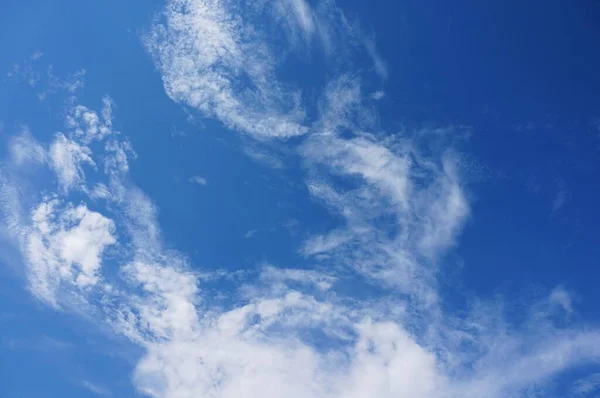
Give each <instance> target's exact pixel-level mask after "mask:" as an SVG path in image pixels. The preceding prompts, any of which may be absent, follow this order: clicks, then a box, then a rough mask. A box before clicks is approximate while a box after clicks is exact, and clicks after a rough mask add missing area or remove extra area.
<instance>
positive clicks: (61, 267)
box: [21, 199, 116, 305]
mask: <svg viewBox="0 0 600 398" xmlns="http://www.w3.org/2000/svg"><path fill="white" fill-rule="evenodd" d="M113 231H114V224H113V222H112V221H111V220H109V219H108V218H106V217H104V216H103V215H101V214H100V213H97V212H93V211H90V210H89V209H88V208H87V207H86V206H85V205H80V206H77V207H72V206H66V207H64V206H63V205H62V204H61V203H60V202H59V201H58V200H56V199H55V200H47V201H44V202H42V203H41V204H40V205H39V206H37V207H36V208H35V209H34V210H33V212H32V215H31V227H29V228H27V229H25V230H24V231H22V232H21V234H22V236H23V246H24V251H25V255H26V259H27V261H28V263H29V267H30V272H29V284H30V288H31V290H32V292H33V293H34V294H35V295H36V296H38V297H39V298H40V299H42V300H44V301H47V302H48V303H50V304H53V305H57V304H58V303H57V298H56V294H57V290H58V289H59V288H60V287H61V286H60V285H61V283H65V284H68V285H72V286H75V287H77V288H80V289H81V288H87V287H90V286H93V285H95V284H96V283H97V282H98V279H99V269H100V266H101V257H102V253H103V251H104V249H105V248H106V247H107V246H109V245H112V244H114V243H115V242H116V240H115V237H114V235H113V233H114V232H113Z"/></svg>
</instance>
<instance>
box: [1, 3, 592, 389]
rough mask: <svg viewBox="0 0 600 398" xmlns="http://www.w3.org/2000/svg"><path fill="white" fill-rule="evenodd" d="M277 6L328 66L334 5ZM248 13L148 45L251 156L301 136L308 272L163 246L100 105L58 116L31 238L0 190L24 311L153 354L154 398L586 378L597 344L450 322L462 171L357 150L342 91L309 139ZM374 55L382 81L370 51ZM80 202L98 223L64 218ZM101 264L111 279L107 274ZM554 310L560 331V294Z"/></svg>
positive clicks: (180, 27) (432, 157)
mask: <svg viewBox="0 0 600 398" xmlns="http://www.w3.org/2000/svg"><path fill="white" fill-rule="evenodd" d="M280 4H284V3H280ZM285 4H287V5H288V6H289V7H291V8H290V10H291V12H292V13H293V15H294V18H295V20H294V23H295V24H296V25H297V26H298V27H299V28H300V30H301V31H302V32H303V35H304V36H305V37H308V36H311V37H313V36H314V37H317V36H318V38H319V40H321V42H322V45H323V47H324V48H326V52H333V49H334V48H335V47H336V41H337V39H339V38H340V37H341V36H343V35H344V33H343V32H348V29H350V30H351V28H349V27H348V26H347V27H346V28H345V29H342V31H343V32H342V33H340V29H337V28H339V26H337V25H336V24H335V23H333V22H332V21H331V20H330V19H328V18H333V17H332V14H330V13H329V11H331V10H332V9H334V8H336V7H335V4H334V3H333V2H330V1H327V2H320V3H319V4H318V5H317V6H316V7H314V8H311V7H310V6H309V4H308V3H305V2H303V1H290V2H288V3H285ZM250 12H251V11H248V10H247V9H245V8H243V7H242V6H241V5H240V6H232V3H229V2H224V1H217V0H196V1H192V0H172V1H170V2H169V3H168V5H167V7H166V9H165V13H164V15H163V17H164V20H163V21H162V22H159V23H158V24H156V25H155V26H154V27H153V29H152V31H151V32H149V33H148V35H147V36H146V38H145V41H146V45H147V47H148V49H149V51H150V52H151V53H152V55H153V56H154V59H155V62H156V64H157V67H158V69H159V71H160V72H161V75H162V78H163V83H164V86H165V90H166V91H167V93H168V95H169V96H170V97H171V98H172V99H173V100H175V101H178V102H181V103H184V104H186V105H188V106H191V107H194V108H195V109H197V110H198V111H199V112H201V113H202V114H204V115H205V116H209V117H214V118H217V119H219V120H220V121H222V122H223V123H224V124H225V125H227V126H229V127H231V128H234V129H236V130H239V131H242V132H244V133H248V134H251V135H252V136H254V137H256V138H259V139H261V140H265V139H268V138H283V137H292V136H297V135H304V136H305V137H304V140H303V141H302V142H301V143H300V148H297V147H294V150H297V154H298V155H299V156H300V159H301V161H302V163H303V165H304V166H305V171H306V177H305V178H306V186H307V187H308V193H309V194H310V195H311V196H312V197H313V198H315V199H317V200H318V201H320V202H321V203H322V204H324V205H325V207H326V208H327V209H328V210H330V211H331V212H332V213H333V214H334V215H335V216H336V218H335V219H337V220H339V223H338V225H335V226H334V227H333V228H332V229H331V230H330V231H329V232H325V233H323V231H319V233H318V234H315V235H312V236H309V237H308V238H307V239H306V241H304V242H303V243H300V244H299V246H300V247H301V252H302V254H304V255H305V256H306V257H308V258H309V259H310V261H311V263H310V265H311V267H310V268H308V269H301V268H275V267H273V266H265V267H262V269H261V270H260V272H259V273H258V274H257V275H256V274H252V272H245V273H243V276H244V278H243V280H241V281H240V280H239V279H236V277H235V275H230V274H225V275H221V274H220V273H218V272H214V273H211V272H210V271H205V270H199V269H197V268H194V267H191V265H190V263H189V259H187V258H186V256H185V255H183V254H181V253H178V252H176V251H174V250H172V249H169V248H168V245H166V244H164V243H163V238H162V236H161V230H160V226H159V224H158V209H157V206H156V205H155V204H154V203H153V202H152V200H151V199H150V198H148V197H147V196H146V195H145V194H144V193H143V192H142V191H141V190H140V189H139V188H137V187H136V186H135V185H133V184H132V183H129V182H126V178H127V177H126V175H127V171H128V169H129V157H130V156H132V154H133V150H132V148H131V146H130V145H129V143H128V142H127V141H125V140H124V139H123V138H122V137H120V135H119V134H118V133H117V132H115V131H114V130H113V128H112V121H111V120H112V116H111V112H112V111H111V109H112V103H111V101H110V100H109V99H105V101H104V107H103V110H102V111H101V112H100V113H97V112H95V111H92V110H90V109H88V108H86V107H83V106H80V105H75V106H74V107H72V108H71V109H69V112H68V115H69V116H68V118H67V127H68V129H69V131H68V132H67V133H65V134H63V133H58V134H57V135H56V136H55V140H54V142H52V143H51V144H50V150H49V151H48V158H49V159H50V165H51V167H52V168H53V170H54V171H55V172H56V175H57V179H58V181H59V182H60V185H61V186H62V187H63V188H64V189H63V190H59V191H57V192H56V193H54V194H52V195H51V196H49V197H46V198H44V199H43V200H42V201H41V203H38V204H37V205H36V207H35V208H34V209H33V211H32V213H31V217H30V218H29V220H26V219H23V218H22V217H18V214H19V208H18V206H19V200H18V199H19V196H18V195H19V190H18V189H11V187H13V186H14V185H15V184H17V183H15V184H12V181H8V182H6V183H5V182H4V181H3V180H0V181H2V185H1V186H0V187H1V191H0V192H1V195H0V205H2V206H3V210H4V208H6V209H8V211H4V212H5V213H7V214H8V215H9V216H10V215H12V217H6V219H7V220H8V221H7V222H6V223H7V225H9V228H10V229H11V230H16V232H17V233H16V235H17V236H19V237H20V239H21V240H22V242H23V243H22V249H23V255H24V258H25V260H26V262H27V269H28V279H29V283H30V288H31V290H32V292H33V293H34V294H35V295H36V296H37V297H38V298H40V299H41V300H43V301H46V302H47V303H49V304H50V305H54V306H56V307H58V306H59V305H60V304H61V303H62V302H63V301H64V300H68V299H70V297H65V296H66V295H67V296H68V294H69V293H70V292H72V291H75V292H76V295H77V296H76V298H77V299H78V300H81V301H82V302H84V303H85V304H87V305H89V306H90V307H92V308H93V310H94V311H93V313H94V314H95V315H96V314H98V313H101V314H102V322H106V323H108V324H109V325H110V326H111V327H112V328H113V330H114V331H115V333H118V334H120V335H123V336H126V337H127V338H129V339H130V340H131V341H132V342H133V343H135V344H137V345H139V346H141V347H142V348H143V349H144V350H145V354H144V356H143V358H142V359H141V360H140V361H139V363H137V365H136V369H135V373H134V378H133V381H134V384H135V386H136V388H138V389H139V390H140V391H141V392H143V393H145V394H147V395H150V396H156V397H161V398H171V397H173V398H185V397H198V396H208V397H236V398H245V397H257V396H262V397H265V398H269V397H282V396H285V397H291V398H293V397H323V398H325V397H327V398H341V397H356V398H362V397H370V396H377V397H382V398H388V397H389V398H392V397H403V396H404V397H414V398H419V397H431V396H434V397H448V398H451V397H457V398H458V397H461V398H462V397H473V398H475V397H481V396H486V397H490V398H494V397H498V398H499V397H506V396H520V395H523V394H524V391H525V390H527V389H535V388H536V387H537V386H543V385H545V383H547V382H549V381H550V380H551V378H552V377H553V376H555V375H557V374H559V373H560V372H563V371H564V370H566V369H568V368H570V367H572V366H577V365H580V364H586V363H590V362H598V360H599V359H600V349H599V348H598V347H600V335H599V333H598V332H596V331H594V330H582V329H579V328H577V327H574V326H573V327H570V326H568V327H563V328H562V329H561V328H559V327H557V326H555V325H553V324H552V322H550V321H548V320H547V319H543V320H540V319H538V318H536V317H535V316H534V317H530V318H531V319H529V318H528V319H527V320H526V321H525V322H524V324H525V326H523V325H519V324H517V325H515V324H509V321H508V320H507V319H506V317H504V316H503V315H502V314H501V311H500V310H498V311H495V309H494V308H491V307H492V306H491V305H489V304H488V305H485V304H482V305H481V307H480V308H474V309H469V310H466V311H465V313H464V314H447V313H445V311H444V307H443V306H441V305H440V296H441V293H440V292H439V290H438V287H437V276H438V274H437V271H438V269H439V268H438V267H439V264H438V262H439V261H440V259H442V258H443V255H444V253H445V252H446V251H447V250H448V249H449V248H450V247H451V246H452V245H453V244H454V242H455V241H456V239H457V238H458V236H459V235H460V232H461V229H462V226H463V224H464V222H465V220H466V219H467V217H468V216H469V214H470V207H469V203H468V201H467V195H466V194H465V188H464V186H463V182H462V180H461V176H460V159H459V156H458V155H457V154H453V153H452V152H450V151H444V150H440V151H438V150H435V149H431V148H430V149H429V150H428V151H421V150H419V142H418V141H419V139H420V138H419V137H413V138H410V137H408V135H407V134H397V135H391V134H381V135H378V134H374V133H367V132H365V131H364V130H365V128H366V127H370V126H373V125H376V115H375V114H374V111H373V110H372V109H370V108H369V106H368V105H365V101H364V98H363V94H362V89H361V80H360V78H358V77H357V76H355V74H352V73H348V74H343V75H341V76H340V77H338V78H336V79H333V80H332V81H331V82H330V83H329V84H328V85H327V87H326V88H325V91H324V93H322V95H321V96H320V102H319V109H318V112H317V113H318V118H319V120H317V122H316V123H314V125H313V126H311V127H310V128H308V127H307V126H308V123H307V122H306V117H305V116H304V111H303V107H302V105H301V95H300V94H299V93H298V92H297V91H295V90H293V89H292V90H291V91H288V89H289V87H288V86H287V85H285V84H283V83H280V82H279V81H278V80H277V79H276V78H275V76H276V73H275V69H276V67H277V65H278V61H279V60H278V59H277V57H276V56H275V55H273V54H274V51H273V50H272V49H271V47H269V46H268V45H267V44H265V43H264V41H263V39H264V37H263V36H262V35H261V32H260V29H259V27H260V24H256V25H253V24H252V23H250V22H249V21H253V17H254V16H255V14H248V13H250ZM336 15H337V16H336V17H335V18H337V19H336V21H337V24H338V25H339V24H346V21H345V19H344V18H342V17H339V15H338V14H336ZM345 34H349V33H345ZM367 51H368V52H369V53H370V54H371V56H372V58H373V60H374V63H375V67H376V69H377V70H378V72H379V73H380V75H381V76H382V77H385V75H387V71H386V69H385V64H384V63H383V61H381V59H380V58H378V57H379V56H378V54H377V53H376V51H375V46H374V43H372V48H371V49H369V45H368V43H367ZM99 142H103V143H104V145H103V146H102V145H97V144H98V143H99ZM92 144H96V145H92ZM26 145H29V146H30V147H31V145H32V143H31V142H27V143H26ZM289 145H290V147H293V145H295V144H294V143H290V144H289ZM92 147H93V148H94V150H96V148H98V147H99V149H98V150H99V151H102V152H101V153H100V154H94V153H92V149H91V148H92ZM425 152H426V153H427V155H424V153H425ZM17 153H19V151H17ZM250 156H252V155H250ZM257 158H260V156H258V157H257ZM12 159H13V162H20V161H24V159H25V157H23V156H21V155H19V156H13V158H12ZM94 159H103V160H102V162H103V166H104V167H103V170H102V167H99V173H98V174H100V175H99V176H98V178H99V179H101V181H93V182H92V181H88V179H89V178H88V177H87V176H86V174H85V173H84V171H83V167H84V166H85V165H89V166H94V165H95V164H96V161H95V160H94ZM101 171H104V174H101ZM9 177H10V176H9ZM9 177H7V179H9ZM88 184H89V185H90V186H93V188H92V189H91V191H90V192H88V190H87V188H86V187H87V186H88ZM73 187H80V188H83V189H82V192H81V194H82V196H83V197H84V198H85V197H86V195H87V196H88V197H90V198H92V199H96V200H97V199H103V200H107V201H109V203H110V206H108V207H107V208H106V209H95V210H90V208H89V207H88V205H87V204H85V203H81V204H77V205H74V204H71V203H70V202H69V200H68V198H67V197H66V195H67V193H68V190H69V189H71V188H73ZM303 199H308V198H303ZM94 203H96V202H94ZM15 207H16V209H15ZM109 212H111V213H115V214H114V217H108V215H105V214H103V213H106V214H109ZM111 246H113V247H114V248H115V252H114V253H111V265H114V267H115V268H117V269H118V271H119V272H118V273H116V275H115V273H103V270H104V269H105V268H106V267H105V266H104V264H103V261H102V260H103V259H104V257H105V256H104V255H105V253H106V251H107V249H108V248H109V247H111ZM299 260H301V261H305V260H306V258H305V259H299ZM204 274H208V275H209V276H210V277H204V276H205V275H204ZM214 281H216V282H217V283H216V284H213V285H211V282H214ZM219 282H223V283H228V284H229V285H230V286H231V288H230V289H228V290H227V291H224V289H222V288H220V287H219ZM215 285H216V287H215ZM363 287H364V289H363ZM88 297H91V299H89V300H87V301H86V298H88ZM549 303H550V304H551V305H559V306H561V307H562V308H563V309H564V310H565V311H567V312H571V311H572V303H571V299H570V296H569V295H567V294H566V291H564V290H561V289H557V290H555V291H553V292H552V293H551V295H550V298H549Z"/></svg>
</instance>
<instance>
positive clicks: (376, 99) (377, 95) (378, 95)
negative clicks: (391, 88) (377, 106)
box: [371, 90, 385, 101]
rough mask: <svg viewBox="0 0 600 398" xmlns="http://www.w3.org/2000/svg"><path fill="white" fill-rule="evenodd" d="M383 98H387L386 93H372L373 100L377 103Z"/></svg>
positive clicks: (380, 91)
mask: <svg viewBox="0 0 600 398" xmlns="http://www.w3.org/2000/svg"><path fill="white" fill-rule="evenodd" d="M383 97H385V92H384V91H383V90H377V91H374V92H373V93H371V98H373V99H374V100H375V101H379V100H380V99H382V98H383Z"/></svg>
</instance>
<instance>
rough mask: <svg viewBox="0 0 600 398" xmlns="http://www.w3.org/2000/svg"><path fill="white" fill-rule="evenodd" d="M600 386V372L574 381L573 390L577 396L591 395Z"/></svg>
mask: <svg viewBox="0 0 600 398" xmlns="http://www.w3.org/2000/svg"><path fill="white" fill-rule="evenodd" d="M599 387H600V373H594V374H591V375H589V376H586V377H583V378H581V379H579V380H577V381H576V382H574V383H573V386H572V388H571V391H572V393H573V395H575V396H581V395H585V396H589V394H590V393H592V392H594V391H596V390H597V389H598V388H599Z"/></svg>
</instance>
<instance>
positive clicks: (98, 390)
mask: <svg viewBox="0 0 600 398" xmlns="http://www.w3.org/2000/svg"><path fill="white" fill-rule="evenodd" d="M81 385H82V386H83V387H84V388H85V389H86V390H88V391H91V392H93V393H94V394H96V395H100V396H103V397H110V396H111V393H110V391H108V390H107V389H106V388H105V387H103V386H101V385H98V384H96V383H92V382H91V381H87V380H83V381H82V382H81Z"/></svg>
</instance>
